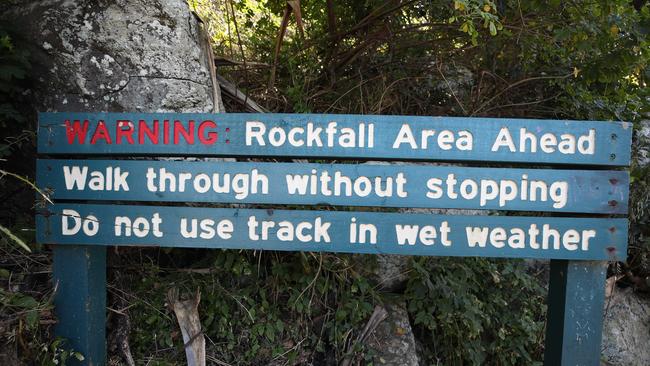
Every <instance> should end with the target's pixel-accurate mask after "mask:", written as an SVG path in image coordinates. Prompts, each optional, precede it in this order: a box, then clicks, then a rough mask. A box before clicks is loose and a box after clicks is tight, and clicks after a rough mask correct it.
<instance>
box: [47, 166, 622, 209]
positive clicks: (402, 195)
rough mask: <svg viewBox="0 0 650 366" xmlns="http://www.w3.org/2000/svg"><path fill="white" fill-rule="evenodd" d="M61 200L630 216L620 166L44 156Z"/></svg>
mask: <svg viewBox="0 0 650 366" xmlns="http://www.w3.org/2000/svg"><path fill="white" fill-rule="evenodd" d="M36 167H37V169H36V172H37V174H36V183H37V185H38V186H39V188H41V189H43V190H45V191H49V192H51V194H52V195H51V198H52V199H54V200H99V201H111V200H115V201H152V202H156V201H162V202H212V203H264V204H293V205H335V206H376V207H409V208H416V207H417V208H459V209H491V210H515V211H547V212H580V213H602V214H626V213H627V209H628V207H627V206H628V193H629V190H628V186H629V174H628V172H626V171H620V170H614V171H610V170H597V171H594V170H569V169H563V170H549V169H504V168H468V167H449V166H430V165H426V166H422V165H403V164H399V165H396V164H382V165H374V164H305V163H262V162H254V163H252V162H215V161H211V162H188V161H151V160H76V159H66V160H59V159H46V160H37V165H36Z"/></svg>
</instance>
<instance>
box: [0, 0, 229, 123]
mask: <svg viewBox="0 0 650 366" xmlns="http://www.w3.org/2000/svg"><path fill="white" fill-rule="evenodd" d="M0 14H2V15H0V18H2V22H6V24H8V25H9V27H8V28H9V29H12V30H13V31H15V32H16V33H17V34H19V35H20V36H21V37H22V39H20V40H19V42H21V43H22V44H29V46H30V51H31V53H32V57H31V60H32V63H33V72H34V75H33V76H34V79H35V83H34V88H33V96H34V101H35V105H36V107H37V108H38V109H39V110H40V111H114V112H119V111H134V112H135V111H142V112H156V111H159V112H221V111H223V110H222V109H220V107H219V105H220V104H221V103H220V96H219V93H218V90H219V89H218V86H217V87H214V86H213V80H214V77H213V68H212V65H210V61H209V60H210V55H209V54H208V46H207V42H206V38H205V36H204V35H203V34H202V30H201V28H200V24H199V22H198V21H197V19H196V18H195V16H194V15H193V14H192V12H191V11H190V9H189V8H188V6H187V3H186V2H185V1H184V0H114V1H108V0H107V1H101V0H100V1H59V0H50V1H31V2H22V1H21V2H14V3H9V4H8V5H4V9H0Z"/></svg>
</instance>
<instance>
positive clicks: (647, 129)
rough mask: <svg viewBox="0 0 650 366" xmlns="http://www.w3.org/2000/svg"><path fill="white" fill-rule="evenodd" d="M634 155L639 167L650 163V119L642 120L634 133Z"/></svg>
mask: <svg viewBox="0 0 650 366" xmlns="http://www.w3.org/2000/svg"><path fill="white" fill-rule="evenodd" d="M632 151H633V156H634V158H635V162H636V164H637V165H638V166H639V167H645V166H648V164H650V120H646V121H641V122H640V123H639V128H638V129H637V130H636V133H635V135H634V142H633V144H632Z"/></svg>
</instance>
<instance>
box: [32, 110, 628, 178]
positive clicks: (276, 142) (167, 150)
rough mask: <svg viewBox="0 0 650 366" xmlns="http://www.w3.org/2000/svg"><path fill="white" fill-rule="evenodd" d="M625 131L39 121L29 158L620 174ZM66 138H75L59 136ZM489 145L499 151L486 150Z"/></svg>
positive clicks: (371, 123)
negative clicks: (371, 163) (539, 168)
mask: <svg viewBox="0 0 650 366" xmlns="http://www.w3.org/2000/svg"><path fill="white" fill-rule="evenodd" d="M141 120H142V121H143V122H142V124H141V122H140V121H141ZM154 120H157V121H158V127H157V128H158V129H157V130H156V127H155V126H154ZM165 120H167V121H168V122H167V123H165V122H164V121H165ZM75 121H77V122H75ZM85 121H88V123H87V125H85ZM175 121H179V122H178V125H176V124H175ZM190 121H193V122H190ZM100 122H102V123H101V124H100ZM66 123H67V126H66ZM75 123H76V124H75ZM75 126H76V129H75ZM118 126H119V128H118ZM631 126H632V125H631V124H630V123H626V122H602V121H564V120H533V119H514V118H498V119H497V118H461V117H417V116H371V115H333V114H272V113H269V114H238V113H227V114H178V113H166V114H162V113H40V114H39V129H38V152H39V153H41V154H75V155H77V154H90V155H107V154H127V155H178V156H187V155H200V156H275V157H312V158H324V157H330V158H346V159H405V160H435V161H497V162H520V163H534V164H540V163H541V164H572V165H582V164H584V165H612V166H626V165H629V162H630V143H631V138H632V137H631V136H632V128H631ZM118 130H119V132H118ZM67 131H77V132H79V133H78V134H75V133H72V134H70V135H67ZM82 131H85V132H82ZM124 131H126V132H124ZM165 131H167V132H165ZM328 131H330V132H331V133H329V134H328ZM505 133H507V135H505ZM547 133H548V134H549V135H547V136H546V137H544V135H545V134H547ZM82 135H83V137H84V138H83V139H82V138H81V136H82ZM118 135H119V136H118ZM165 136H167V137H165ZM522 136H523V137H524V139H523V142H524V143H523V144H522V143H521V142H522ZM400 137H401V138H400ZM470 137H471V146H470V141H469V139H470ZM526 137H528V138H529V139H526ZM82 140H83V142H82ZM533 140H534V141H535V147H536V150H535V151H534V152H532V151H531V150H532V141H533ZM153 141H157V143H153ZM424 141H426V147H425V146H424ZM496 141H501V142H503V144H502V145H501V146H498V145H497V146H494V145H495V142H496ZM562 141H565V143H562ZM396 142H397V144H396ZM572 142H573V143H572ZM262 143H263V144H264V145H263V146H262ZM510 143H512V147H511V146H510ZM561 143H562V144H561ZM560 144H561V145H562V146H560ZM576 144H577V145H579V148H577V147H576ZM542 145H544V150H545V151H546V152H544V150H543V149H542ZM570 145H572V146H573V150H572V148H571V146H570ZM493 148H495V149H496V150H495V151H493ZM511 148H512V149H514V152H513V151H511ZM522 149H523V152H522V151H521V150H522ZM576 149H577V150H576ZM572 151H573V153H572Z"/></svg>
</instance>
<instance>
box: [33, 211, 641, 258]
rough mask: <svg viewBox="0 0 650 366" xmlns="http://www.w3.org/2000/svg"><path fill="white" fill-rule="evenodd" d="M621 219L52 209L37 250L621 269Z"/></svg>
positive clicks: (42, 216)
mask: <svg viewBox="0 0 650 366" xmlns="http://www.w3.org/2000/svg"><path fill="white" fill-rule="evenodd" d="M627 226H628V222H627V219H609V218H558V217H524V216H445V215H431V214H411V213H409V214H406V213H373V212H342V211H296V210H291V211H289V210H270V209H268V210H265V209H235V208H196V207H171V206H127V205H87V204H54V205H50V206H48V207H47V208H46V209H44V210H41V212H39V214H38V215H37V240H38V242H39V243H42V244H77V245H78V244H84V245H118V246H126V245H136V246H163V247H187V248H227V249H264V250H285V251H325V252H342V253H367V254H401V255H426V256H460V257H503V258H538V259H571V260H619V261H621V260H625V257H626V253H627Z"/></svg>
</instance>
